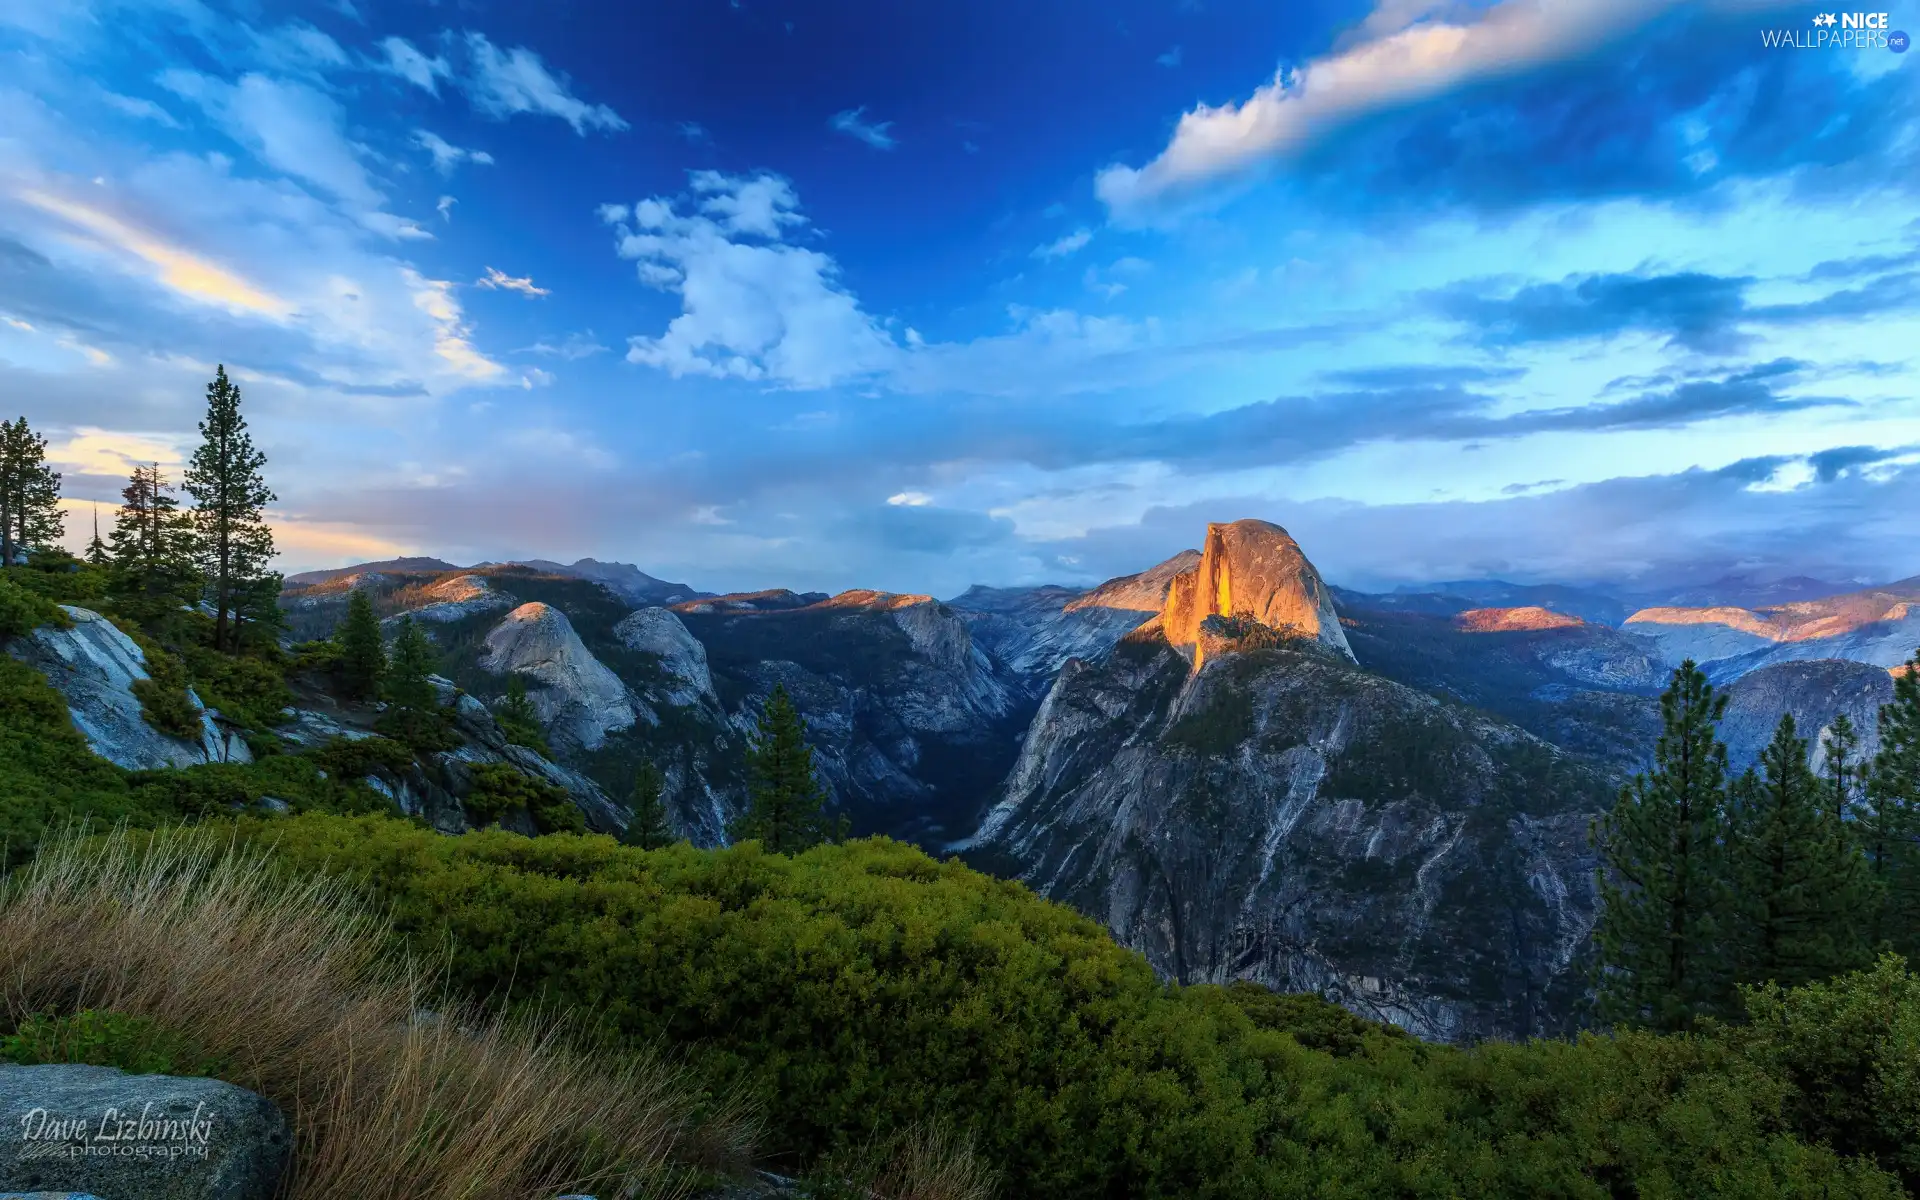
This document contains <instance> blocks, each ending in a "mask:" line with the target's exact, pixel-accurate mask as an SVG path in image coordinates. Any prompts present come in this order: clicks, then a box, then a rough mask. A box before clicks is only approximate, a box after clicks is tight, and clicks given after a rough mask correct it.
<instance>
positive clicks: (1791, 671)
mask: <svg viewBox="0 0 1920 1200" xmlns="http://www.w3.org/2000/svg"><path fill="white" fill-rule="evenodd" d="M356 590H362V591H365V592H367V593H368V595H369V596H370V597H371V598H372V599H373V602H374V606H375V609H376V612H378V613H379V614H380V615H381V616H382V617H383V618H384V619H385V620H386V621H387V622H389V627H390V626H391V623H392V622H393V621H395V620H397V619H398V618H399V617H400V616H401V615H403V614H406V615H412V616H413V617H414V618H415V619H416V620H418V621H419V622H421V623H422V624H423V625H424V626H425V627H426V628H427V629H428V631H429V635H430V636H431V637H432V638H433V639H434V640H435V641H436V642H437V643H438V644H439V646H440V649H441V654H442V660H443V672H444V673H445V674H446V675H447V676H448V678H450V679H451V680H452V681H453V682H454V683H455V684H457V685H458V686H459V687H461V688H463V689H465V690H466V691H467V692H468V693H469V694H470V695H471V696H473V697H475V698H477V699H479V700H480V701H481V702H482V703H485V704H489V705H492V704H497V703H499V702H500V700H501V699H502V698H503V696H504V694H505V691H506V680H507V679H508V678H509V677H510V676H519V677H520V678H521V679H522V680H523V681H525V683H526V685H527V690H528V694H529V698H530V699H531V700H532V702H533V704H534V706H535V709H536V711H537V712H538V713H539V715H540V717H541V720H542V724H543V725H544V727H545V730H546V736H547V739H548V741H549V743H550V745H551V746H552V748H553V752H554V755H555V756H556V760H557V761H558V762H559V763H561V764H563V765H564V768H565V769H567V770H571V771H574V772H577V773H578V774H579V776H581V777H582V778H584V779H585V780H587V781H589V782H590V784H591V785H592V786H595V787H598V788H600V789H604V792H605V794H606V795H607V796H610V797H613V798H614V800H615V801H616V802H617V801H618V800H619V799H620V798H621V797H624V796H626V795H629V794H630V792H631V789H632V786H633V780H634V778H635V775H636V772H637V770H638V767H639V764H640V762H641V761H642V760H643V759H644V760H648V761H651V762H652V763H654V764H655V765H656V766H658V767H659V768H660V769H661V771H662V772H663V774H664V775H665V778H666V787H665V798H666V800H667V803H668V807H669V812H670V817H671V820H672V822H673V824H674V825H675V826H676V827H677V828H678V829H679V830H680V832H682V833H683V834H684V835H686V836H688V837H690V838H692V839H694V840H695V841H696V842H699V843H701V844H707V845H710V844H715V843H717V842H720V841H723V840H724V839H725V837H726V830H727V828H728V825H729V822H730V821H731V820H732V819H733V818H734V817H735V816H736V815H738V813H739V812H740V811H741V810H742V808H743V807H744V805H745V803H746V798H747V789H748V779H747V775H746V770H745V758H744V753H743V751H744V749H745V747H746V745H747V744H748V742H749V740H750V739H751V737H752V735H753V731H754V728H755V723H756V721H757V718H758V715H759V713H760V712H761V710H762V707H763V705H764V703H765V701H766V698H767V696H768V695H769V694H770V693H771V692H772V690H773V689H774V688H775V687H776V686H779V687H784V688H785V689H786V691H787V692H788V694H789V695H791V696H792V697H793V699H794V702H795V704H796V705H797V706H798V707H799V709H800V711H801V713H802V714H803V716H804V717H805V719H806V722H807V727H808V736H809V740H810V742H811V743H812V745H813V747H814V751H815V756H816V766H817V769H818V771H819V775H820V778H821V780H822V782H823V784H824V785H825V786H826V788H827V789H828V792H829V794H830V796H831V800H832V803H833V804H834V805H835V806H836V807H837V808H838V809H840V810H841V811H842V812H845V813H846V814H848V815H849V816H850V817H851V818H852V820H853V823H854V829H855V831H856V832H860V833H867V832H879V833H887V834H891V835H893V836H896V837H901V838H906V839H910V840H914V841H918V842H921V843H922V844H924V845H927V846H928V847H930V848H932V849H935V850H938V851H941V852H949V851H954V850H958V851H960V852H962V853H964V854H965V855H966V856H967V857H968V858H969V859H970V860H971V861H973V862H974V863H975V864H976V865H979V866H982V867H983V868H986V869H989V870H992V871H994V872H996V873H999V874H1002V875H1005V876H1009V877H1013V878H1018V879H1021V880H1024V881H1025V882H1026V883H1027V884H1028V885H1029V886H1031V887H1033V888H1034V889H1035V890H1037V891H1039V892H1041V893H1042V894H1045V895H1048V896H1052V897H1055V898H1058V899H1061V900H1065V901H1068V902H1070V903H1072V904H1074V905H1076V906H1077V907H1079V908H1081V909H1082V910H1083V911H1085V912H1087V913H1089V914H1091V915H1093V916H1094V917H1096V918H1098V919H1100V920H1101V921H1103V922H1105V923H1106V924H1107V925H1108V926H1109V928H1111V929H1113V930H1114V932H1115V934H1116V935H1117V936H1118V937H1119V938H1120V939H1121V940H1122V941H1123V942H1125V943H1126V944H1128V945H1131V946H1134V947H1136V948H1138V949H1140V950H1141V951H1143V952H1144V953H1145V954H1146V955H1147V957H1148V958H1149V960H1150V961H1152V962H1153V963H1154V965H1155V966H1156V968H1157V969H1159V970H1160V971H1161V972H1163V973H1164V974H1166V975H1168V976H1170V977H1175V978H1180V979H1187V980H1216V981H1223V980H1228V979H1235V978H1249V979H1256V980H1260V981H1262V982H1266V983H1270V984H1273V985H1275V986H1278V987H1282V988H1296V989H1306V990H1313V991H1318V992H1321V993H1323V994H1325V995H1328V996H1332V997H1334V998H1336V999H1338V1000H1340V1001H1341V1002H1342V1003H1344V1004H1346V1005H1348V1006H1349V1007H1351V1008H1353V1009H1354V1010H1355V1011H1358V1012H1361V1013H1363V1014H1366V1015H1369V1016H1374V1017H1379V1018H1383V1019H1388V1020H1392V1021H1395V1022H1398V1023H1399V1024H1402V1025H1404V1026H1406V1027H1407V1028H1410V1029H1412V1030H1414V1031H1416V1032H1418V1033H1420V1034H1422V1035H1423V1036H1428V1037H1436V1038H1449V1039H1455V1038H1474V1037H1479V1036H1484V1035H1488V1034H1503V1035H1524V1034H1530V1033H1544V1032H1550V1031H1553V1030H1558V1029H1562V1028H1565V1027H1566V1026H1567V1025H1568V1023H1569V1022H1570V1021H1572V1020H1573V1014H1574V1012H1575V1009H1576V1006H1577V1002H1578V998H1579V994H1580V991H1581V989H1582V987H1583V986H1584V985H1583V984H1582V983H1581V979H1582V976H1581V974H1580V971H1579V969H1578V968H1579V964H1580V963H1581V961H1582V960H1583V956H1584V955H1585V954H1586V953H1587V950H1588V947H1587V937H1588V932H1589V930H1590V928H1591V924H1592V920H1593V913H1594V907H1595V897H1594V893H1593V885H1592V871H1593V867H1594V862H1593V858H1592V854H1591V851H1590V849H1589V848H1588V846H1587V842H1586V835H1585V830H1586V828H1587V823H1588V822H1589V821H1590V820H1591V819H1592V818H1593V817H1594V816H1595V815H1596V814H1597V813H1599V812H1600V811H1601V810H1602V809H1603V808H1604V807H1605V805H1606V804H1607V803H1609V802H1610V799H1611V796H1612V795H1613V793H1614V791H1615V789H1616V788H1617V786H1618V784H1619V783H1620V781H1621V780H1622V779H1623V778H1625V777H1626V776H1627V775H1628V774H1629V773H1631V772H1632V771H1635V770H1638V769H1640V768H1641V767H1642V766H1644V764H1645V762H1646V760H1647V757H1648V755H1649V753H1650V751H1651V748H1652V745H1653V741H1654V739H1655V737H1656V736H1657V734H1658V731H1659V709H1658V701H1657V696H1658V694H1659V692H1660V690H1661V689H1662V688H1663V687H1664V686H1665V684H1666V681H1667V679H1668V677H1669V675H1670V674H1671V670H1672V668H1673V666H1674V665H1675V664H1676V663H1677V662H1678V661H1679V660H1680V659H1682V658H1685V657H1691V658H1694V659H1695V660H1697V661H1700V662H1702V663H1703V664H1704V665H1705V667H1706V669H1707V670H1708V671H1709V673H1710V674H1712V675H1713V677H1714V678H1715V679H1716V680H1717V681H1719V682H1720V683H1721V684H1723V685H1724V686H1725V687H1726V688H1727V690H1728V692H1729V696H1730V703H1729V709H1728V717H1727V719H1726V721H1725V722H1724V723H1723V727H1722V734H1723V736H1724V738H1725V740H1726V741H1727V743H1728V745H1729V747H1730V753H1731V756H1732V758H1733V760H1734V762H1735V765H1736V766H1744V765H1745V764H1746V763H1748V762H1750V761H1752V758H1753V757H1754V756H1755V755H1756V754H1757V753H1758V751H1759V748H1760V747H1761V745H1763V744H1764V742H1765V741H1766V738H1767V736H1768V735H1770V733H1771V731H1772V727H1773V725H1774V723H1775V722H1776V721H1777V720H1778V718H1779V715H1780V714H1781V713H1783V712H1791V713H1793V714H1794V716H1795V718H1796V721H1797V722H1798V723H1799V724H1800V726H1801V728H1802V730H1803V731H1804V732H1805V733H1807V734H1808V735H1810V736H1811V737H1812V738H1813V739H1814V743H1815V746H1816V753H1818V752H1819V751H1818V746H1819V744H1820V738H1821V735H1822V732H1823V731H1824V729H1825V728H1826V727H1827V726H1828V725H1829V723H1830V722H1831V721H1832V720H1833V718H1834V716H1835V715H1837V714H1839V713H1843V712H1844V713H1846V714H1848V715H1849V716H1850V717H1851V718H1852V719H1853V720H1854V722H1855V724H1856V726H1858V727H1859V728H1860V729H1861V730H1862V732H1863V733H1866V734H1867V735H1868V736H1867V739H1866V740H1867V746H1866V748H1867V749H1868V750H1869V751H1870V750H1871V747H1872V725H1873V715H1874V713H1875V712H1876V711H1877V708H1878V706H1879V704H1881V703H1883V702H1884V701H1885V699H1886V697H1887V696H1888V695H1889V694H1890V690H1891V686H1892V674H1891V672H1890V670H1889V668H1891V667H1894V666H1895V665H1896V664H1897V663H1899V662H1900V661H1902V660H1903V659H1904V658H1905V657H1906V656H1907V655H1908V654H1910V653H1912V652H1913V651H1914V649H1915V648H1916V647H1917V646H1920V579H1914V580H1907V581H1905V582H1902V583H1897V584H1889V585H1886V586H1883V587H1874V588H1854V589H1852V590H1848V589H1847V588H1845V587H1840V586H1836V585H1831V584H1827V583H1823V582H1821V581H1818V580H1813V579H1807V578H1794V579H1783V580H1778V581H1760V580H1755V579H1752V578H1748V577H1743V576H1729V577H1727V578H1725V579H1722V580H1719V581H1716V582H1715V583H1713V584H1710V585H1705V586H1702V587H1697V588H1689V589H1683V590H1678V591H1675V592H1672V593H1666V594H1662V595H1658V596H1646V595H1636V594H1633V593H1630V592H1628V591H1625V590H1622V591H1620V592H1617V593H1615V592H1611V591H1609V590H1608V589H1605V588H1599V587H1593V586H1566V585H1555V584H1516V583H1511V582H1506V581H1500V580H1454V581H1447V582H1444V583H1439V584H1434V585H1431V586H1429V587H1426V588H1419V589H1415V588H1400V589H1396V590H1394V591H1392V592H1387V593H1367V592H1360V591H1354V590H1348V589H1342V588H1338V587H1331V586H1329V585H1327V584H1326V583H1325V582H1324V581H1323V580H1322V579H1321V578H1320V575H1319V573H1318V571H1317V570H1316V569H1315V567H1314V566H1313V564H1312V563H1311V562H1310V561H1309V560H1308V558H1307V556H1306V554H1305V552H1304V550H1303V549H1302V548H1301V547H1300V546H1299V545H1298V544H1297V543H1296V542H1295V541H1294V540H1293V539H1292V538H1291V537H1290V536H1289V535H1288V534H1287V533H1286V531H1285V530H1284V529H1281V528H1279V527H1278V526H1275V525H1271V524H1268V523H1266V522H1263V521H1236V522H1231V523H1227V524H1218V525H1211V526H1208V527H1207V529H1206V533H1205V537H1204V539H1203V540H1202V543H1201V545H1200V547H1199V548H1197V549H1193V550H1187V551H1183V552H1181V553H1179V554H1176V555H1174V556H1173V557H1171V558H1169V559H1167V560H1166V561H1164V562H1161V563H1159V564H1156V565H1154V566H1152V567H1149V568H1147V569H1146V570H1143V571H1140V572H1138V573H1136V574H1132V575H1126V576H1122V577H1119V578H1116V579H1112V580H1109V581H1107V582H1106V583H1103V584H1101V585H1099V586H1097V587H1092V588H1076V587H1066V586H1059V585H1046V586H1038V587H1021V588H996V587H973V588H969V589H967V590H966V591H965V592H963V593H961V594H960V595H958V596H955V597H953V598H952V599H951V600H947V601H944V602H943V601H939V600H936V599H934V598H933V597H931V596H927V595H917V594H899V593H891V592H880V591H871V590H865V589H854V590H850V591H846V592H841V593H839V594H838V595H827V594H826V593H822V592H796V591H792V590H789V589H786V588H778V587H776V588H768V589H763V590H760V591H750V592H733V593H727V594H723V595H712V594H709V593H706V592H701V591H698V590H696V589H694V588H692V587H691V586H689V585H686V584H679V583H673V582H669V581H665V580H661V579H658V578H656V577H654V576H652V575H649V574H647V573H646V572H644V571H642V570H640V569H639V568H638V567H635V566H632V565H629V564H624V563H606V562H600V561H597V560H594V559H581V560H579V561H577V562H574V563H570V564H563V563H559V562H554V561H550V560H545V559H534V560H528V561H525V562H517V563H483V564H479V565H477V566H474V567H470V568H463V567H457V566H454V565H452V564H449V563H446V562H443V561H441V560H439V559H433V558H402V559H390V560H387V561H384V562H378V563H364V564H360V565H358V566H355V567H346V568H339V569H336V570H332V571H319V572H308V573H305V574H302V575H298V576H294V577H292V578H291V579H289V580H288V589H287V591H286V592H285V594H284V596H283V607H285V609H286V610H287V614H288V620H289V623H290V625H291V626H292V632H293V634H294V636H296V637H313V636H321V635H324V634H325V633H327V632H329V631H330V630H331V629H332V628H333V627H334V626H335V625H336V624H337V622H338V621H339V620H340V618H341V616H342V615H343V614H344V613H345V610H346V605H347V599H348V596H349V595H350V593H352V592H353V591H356Z"/></svg>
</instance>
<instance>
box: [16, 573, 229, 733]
mask: <svg viewBox="0 0 1920 1200" xmlns="http://www.w3.org/2000/svg"><path fill="white" fill-rule="evenodd" d="M61 608H62V611H63V612H65V613H66V614H67V617H68V619H69V620H71V621H72V622H73V627H72V628H71V629H54V628H52V627H51V626H43V627H41V628H39V629H36V630H34V631H33V632H32V633H29V634H27V635H25V636H24V637H18V638H14V639H13V640H12V641H11V642H10V643H9V644H8V645H7V653H8V654H11V655H12V656H13V657H14V658H16V659H19V660H20V661H21V662H23V663H25V664H27V665H28V666H30V667H33V668H35V669H36V670H38V671H40V672H41V673H42V674H44V675H45V676H46V677H47V681H48V682H49V683H51V684H53V686H54V690H56V691H58V692H59V693H60V694H61V695H62V696H64V697H65V698H66V701H67V711H68V712H69V713H70V714H71V715H72V717H73V725H74V728H76V729H78V730H79V731H80V733H81V735H82V736H84V737H85V738H86V739H87V744H88V745H89V746H91V747H92V748H93V752H94V753H95V754H98V755H99V756H100V757H101V758H104V759H107V760H108V761H110V762H112V763H114V764H116V765H118V766H122V767H125V768H127V769H128V770H142V769H146V768H152V767H190V766H193V765H195V764H197V763H207V762H250V761H252V758H253V756H252V754H251V753H250V752H249V751H248V750H247V744H246V742H245V741H243V740H242V739H240V738H239V737H236V736H232V735H230V734H229V732H228V731H227V730H225V729H223V728H222V727H221V726H220V724H219V723H218V722H217V721H216V720H215V719H214V714H213V713H211V712H210V711H208V710H207V708H206V707H205V706H204V705H202V704H201V703H200V697H199V696H197V695H195V694H194V692H193V689H191V688H189V689H187V699H188V700H189V701H190V702H191V703H192V704H193V706H194V707H195V708H196V709H198V710H199V711H200V737H199V738H198V740H195V741H183V740H181V739H179V738H173V737H169V736H167V735H166V734H164V733H161V732H160V731H159V730H157V729H155V728H153V727H152V726H151V725H148V724H147V722H146V719H145V718H144V717H142V716H141V715H140V699H139V697H137V696H135V695H134V694H133V685H134V684H135V683H136V682H138V681H139V680H142V679H146V678H149V676H148V675H147V656H146V654H145V653H144V652H143V651H142V650H141V649H140V647H139V646H138V645H137V644H135V642H134V640H133V639H132V638H130V637H128V636H127V635H126V634H124V633H122V632H120V630H119V629H117V628H116V627H115V626H114V624H113V622H111V621H109V620H107V619H106V618H105V617H103V616H101V615H100V614H99V613H96V612H92V611H90V610H88V609H84V608H74V607H70V606H66V605H62V606H61Z"/></svg>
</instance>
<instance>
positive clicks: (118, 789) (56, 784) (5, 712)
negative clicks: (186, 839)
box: [0, 654, 168, 867]
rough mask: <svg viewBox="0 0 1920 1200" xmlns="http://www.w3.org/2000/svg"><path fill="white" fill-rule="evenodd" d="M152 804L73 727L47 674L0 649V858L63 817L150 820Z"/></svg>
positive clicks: (24, 850)
mask: <svg viewBox="0 0 1920 1200" xmlns="http://www.w3.org/2000/svg"><path fill="white" fill-rule="evenodd" d="M167 815H168V814H166V813H163V812H156V811H154V810H152V809H151V808H150V807H149V806H148V805H147V804H145V803H143V802H142V801H141V800H139V799H137V798H136V797H135V796H134V795H133V794H132V793H131V792H130V791H129V790H128V788H127V780H126V773H125V772H123V771H121V770H120V769H119V768H118V767H115V766H114V765H113V764H112V763H110V762H108V761H107V760H106V759H104V758H100V757H99V756H97V755H95V754H94V753H93V751H92V750H91V749H89V748H88V746H87V741H86V739H85V738H83V737H81V736H80V733H79V731H78V730H76V729H74V727H73V721H72V719H71V718H70V717H69V716H68V714H67V702H66V699H65V697H63V696H61V695H60V693H59V692H56V691H54V690H53V685H52V684H50V683H48V682H47V680H46V676H44V675H42V674H40V672H38V671H36V670H34V669H33V668H32V667H29V666H27V665H26V664H25V663H21V662H16V661H15V660H13V659H12V658H9V657H7V656H6V655H4V654H0V845H4V847H5V849H4V865H5V866H8V867H11V866H13V865H15V864H17V863H20V862H23V861H25V860H26V859H28V858H31V857H32V856H33V852H34V849H35V847H37V846H38V845H39V842H40V839H41V837H42V836H43V835H44V834H45V833H46V831H47V829H48V828H49V827H50V826H55V825H58V824H59V823H60V822H62V821H65V820H94V821H97V822H101V823H108V824H110V823H113V822H116V821H127V822H129V823H131V824H134V825H139V826H149V825H152V824H154V823H155V822H157V821H160V820H163V819H165V818H166V816H167Z"/></svg>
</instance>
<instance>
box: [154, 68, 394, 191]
mask: <svg viewBox="0 0 1920 1200" xmlns="http://www.w3.org/2000/svg"><path fill="white" fill-rule="evenodd" d="M160 83H161V85H162V86H163V87H165V88H166V89H167V90H169V91H171V92H174V93H175V94H177V95H179V96H181V97H183V98H184V99H187V100H191V101H193V102H194V103H196V104H198V105H199V106H200V107H201V108H202V109H204V110H205V111H206V113H207V115H208V116H210V117H212V118H214V120H216V121H218V122H219V123H220V125H221V127H222V128H224V129H225V130H226V131H227V134H228V135H229V136H231V137H232V138H233V139H234V140H235V141H237V142H239V143H241V144H242V145H244V146H246V147H247V148H248V149H249V150H251V151H253V153H254V155H255V157H257V158H259V159H260V161H262V162H264V163H266V164H267V165H268V166H270V167H273V168H275V169H277V170H280V171H283V172H285V173H286V174H288V175H291V176H293V177H294V178H296V179H301V180H305V181H306V182H308V183H311V184H314V185H315V186H317V187H320V188H322V189H324V190H326V191H327V192H330V193H331V194H333V195H334V196H336V197H338V198H339V199H341V200H344V201H346V202H347V203H349V204H353V205H357V206H359V207H361V208H365V209H378V208H379V207H380V206H381V205H382V204H383V203H384V202H385V197H384V196H382V195H381V193H380V191H379V189H377V188H375V187H374V186H373V182H372V180H371V179H369V178H368V176H367V172H366V168H365V167H364V166H362V165H361V163H360V159H359V156H358V153H357V151H356V149H355V147H354V145H353V144H352V143H351V142H349V141H348V140H347V138H346V135H345V134H343V133H342V132H341V125H342V119H343V118H342V113H341V111H340V106H339V105H338V104H337V103H335V102H334V100H333V98H332V97H331V96H328V95H326V94H325V93H324V92H321V91H319V90H317V89H315V88H312V87H309V86H308V85H306V84H304V83H296V82H292V81H289V80H284V79H274V78H271V77H269V76H266V75H261V74H258V73H249V74H246V75H243V76H241V77H240V81H239V82H238V83H227V82H225V81H223V80H219V79H215V78H213V77H212V76H209V75H202V74H200V73H198V72H195V71H186V70H178V69H176V70H169V71H167V72H165V73H163V74H162V75H161V77H160Z"/></svg>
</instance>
